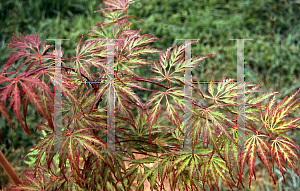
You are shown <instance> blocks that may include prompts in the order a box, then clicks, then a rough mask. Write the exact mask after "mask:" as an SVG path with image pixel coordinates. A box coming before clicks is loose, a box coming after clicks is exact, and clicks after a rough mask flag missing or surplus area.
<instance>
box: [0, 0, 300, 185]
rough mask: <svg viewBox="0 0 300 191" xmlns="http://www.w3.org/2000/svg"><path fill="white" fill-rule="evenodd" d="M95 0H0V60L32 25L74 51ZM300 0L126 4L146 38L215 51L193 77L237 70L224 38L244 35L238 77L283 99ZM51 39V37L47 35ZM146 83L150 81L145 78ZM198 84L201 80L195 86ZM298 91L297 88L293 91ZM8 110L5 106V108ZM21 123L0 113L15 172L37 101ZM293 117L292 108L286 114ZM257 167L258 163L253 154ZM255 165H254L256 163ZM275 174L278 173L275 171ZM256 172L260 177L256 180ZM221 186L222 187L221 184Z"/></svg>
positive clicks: (3, 180) (293, 73)
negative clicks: (14, 38)
mask: <svg viewBox="0 0 300 191" xmlns="http://www.w3.org/2000/svg"><path fill="white" fill-rule="evenodd" d="M101 3H102V2H101V1H100V0H97V1H96V0H89V1H87V0H72V1H71V0H52V1H49V0H41V1H33V0H27V1H25V0H24V1H21V0H6V1H5V0H1V2H0V41H1V44H0V51H1V54H0V66H1V67H2V65H3V64H4V63H5V61H6V59H7V57H8V56H9V55H10V54H11V52H12V51H11V50H9V49H8V48H7V43H9V42H10V41H11V38H12V36H13V33H15V34H17V35H19V33H22V34H23V36H28V35H30V34H34V32H36V33H37V35H38V36H40V37H41V41H42V42H44V41H45V40H46V39H48V38H49V39H50V38H51V39H54V38H61V39H70V40H69V41H64V42H63V44H62V47H63V50H64V51H65V55H64V56H66V57H68V56H71V55H73V54H75V47H76V45H77V43H78V41H79V39H80V38H81V35H82V34H83V35H84V39H83V40H86V39H87V37H88V31H89V30H91V29H93V25H94V24H96V23H98V22H102V21H103V20H104V17H103V16H102V14H101V12H98V13H94V11H96V10H98V9H100V4H101ZM299 13H300V1H299V0H293V1H290V0H282V1H279V0H277V1H275V0H244V1H233V0H206V1H204V0H151V1H141V0H136V1H135V3H134V4H132V5H130V8H129V10H128V14H129V15H132V16H135V17H137V18H139V19H141V20H143V21H144V22H145V23H142V22H140V21H139V20H135V19H132V20H131V22H132V25H131V29H134V30H139V29H142V31H141V34H149V33H150V34H153V35H155V36H156V37H158V38H161V39H163V41H157V42H155V43H153V44H152V45H153V46H154V47H156V48H159V49H162V50H166V49H167V48H168V47H170V46H174V45H180V44H182V43H183V41H175V39H176V38H179V39H183V38H193V39H200V41H199V42H197V43H194V44H193V45H192V50H193V53H192V56H200V55H202V56H204V55H207V54H211V53H216V55H214V56H212V57H210V58H208V59H206V60H204V61H203V62H201V66H199V67H197V68H196V69H193V80H194V81H209V80H214V81H220V80H221V79H222V78H223V77H226V78H236V70H237V68H236V64H237V60H236V50H237V43H236V41H230V40H229V39H253V40H252V41H245V49H244V50H245V81H246V82H251V83H255V84H259V85H262V90H263V91H281V92H283V95H279V96H278V98H279V100H280V99H283V97H284V96H286V95H291V94H293V93H294V92H295V91H297V90H298V89H299V88H300V85H299V83H298V82H299V74H300V67H299V66H300V59H299V56H300V55H299V50H300V47H299V45H300V41H299V39H300V34H299V31H300V22H299V21H300V14H299ZM49 44H54V41H53V42H51V41H49ZM157 56H158V55H157V54H154V55H151V56H145V58H148V59H149V60H154V59H158V57H157ZM150 70H151V67H150V66H149V67H145V68H143V69H140V70H138V71H137V73H138V74H139V75H141V76H143V77H144V78H148V77H150V76H152V74H153V73H152V72H149V71H150ZM147 88H153V87H152V86H151V85H148V86H147ZM201 88H202V89H203V91H205V87H204V86H203V87H201ZM137 94H138V95H139V96H140V97H141V98H142V100H143V101H146V98H147V97H148V96H149V95H150V94H149V93H147V92H145V91H137ZM298 97H299V96H297V98H298ZM9 111H10V114H11V116H14V114H13V112H12V109H10V110H9ZM28 114H29V115H28V119H27V120H28V124H29V125H30V127H31V128H30V131H31V132H32V134H33V135H34V136H35V137H32V136H29V135H27V134H26V133H25V132H24V131H23V130H22V128H21V126H20V125H19V124H18V123H17V120H16V119H15V118H14V120H13V123H14V126H15V131H12V130H11V128H10V127H9V126H8V124H7V121H6V120H5V119H4V117H3V116H1V121H0V127H1V132H2V135H3V137H1V141H2V142H3V143H4V145H5V146H0V149H1V151H2V152H3V153H4V154H5V155H6V156H7V159H8V160H9V162H10V163H11V164H12V166H13V167H14V168H15V170H16V172H17V173H18V174H20V173H21V172H22V171H23V170H25V169H26V168H28V165H27V164H25V163H24V160H26V158H25V159H24V160H23V161H22V160H21V158H22V157H23V156H24V154H25V153H26V152H28V151H29V150H30V149H31V147H32V146H33V145H34V144H35V143H36V141H37V140H38V137H39V136H41V133H40V132H36V133H35V132H34V128H35V127H36V126H37V124H38V123H39V122H40V120H41V117H40V116H38V114H37V111H36V109H34V107H32V105H30V106H29V110H28ZM293 115H294V116H293V117H298V116H299V112H296V113H294V114H293ZM290 136H291V137H292V138H293V139H294V140H296V141H297V144H298V145H300V139H299V133H298V132H296V131H291V132H290ZM257 166H258V167H261V163H260V162H257ZM258 170H259V168H258ZM258 173H259V175H258V176H261V177H262V178H261V179H260V178H258V181H256V182H254V183H253V184H252V185H253V189H255V190H298V189H299V184H300V181H299V179H298V177H297V176H295V173H292V172H289V171H287V172H286V177H287V179H288V181H286V182H285V183H283V181H282V178H281V175H279V176H278V181H279V184H277V185H276V186H274V185H273V184H272V185H271V184H270V183H269V182H271V181H266V180H269V178H270V177H269V175H268V173H267V171H264V170H262V171H258ZM280 178H281V179H280ZM259 180H261V181H259ZM9 184H11V182H10V180H9V178H8V176H7V175H6V174H5V173H4V171H3V169H2V168H1V167H0V187H4V188H5V185H9ZM223 189H224V190H226V188H225V187H224V188H223Z"/></svg>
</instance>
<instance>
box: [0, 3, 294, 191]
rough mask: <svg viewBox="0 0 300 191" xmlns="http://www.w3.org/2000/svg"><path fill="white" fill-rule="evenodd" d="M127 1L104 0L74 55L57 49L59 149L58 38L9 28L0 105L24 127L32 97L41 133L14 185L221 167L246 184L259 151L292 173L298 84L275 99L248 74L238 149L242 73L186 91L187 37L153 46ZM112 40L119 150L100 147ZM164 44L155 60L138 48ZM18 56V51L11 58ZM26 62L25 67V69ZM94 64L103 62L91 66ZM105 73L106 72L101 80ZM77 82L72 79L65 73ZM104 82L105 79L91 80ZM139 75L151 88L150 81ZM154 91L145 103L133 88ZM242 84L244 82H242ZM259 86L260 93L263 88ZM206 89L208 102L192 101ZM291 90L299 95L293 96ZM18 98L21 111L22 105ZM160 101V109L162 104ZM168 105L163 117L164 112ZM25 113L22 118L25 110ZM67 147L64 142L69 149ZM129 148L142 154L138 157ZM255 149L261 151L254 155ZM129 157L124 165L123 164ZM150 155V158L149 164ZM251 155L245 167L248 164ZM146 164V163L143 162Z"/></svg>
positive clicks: (214, 182) (154, 177)
mask: <svg viewBox="0 0 300 191" xmlns="http://www.w3.org/2000/svg"><path fill="white" fill-rule="evenodd" d="M132 3H133V2H131V1H128V0H126V1H125V0H105V1H103V4H105V5H106V6H107V7H106V8H101V10H100V11H101V12H102V13H103V16H104V17H106V18H107V19H106V21H105V22H102V23H98V24H97V25H95V26H96V28H95V29H94V30H91V31H89V35H90V37H91V38H90V39H88V40H87V41H85V42H84V44H83V45H81V40H82V39H81V40H80V41H79V43H78V45H77V47H76V49H75V53H76V54H75V56H72V57H70V58H66V57H62V58H61V61H62V62H61V74H62V80H63V81H64V83H62V85H61V87H62V111H63V113H62V122H63V124H62V131H63V132H62V137H61V141H62V144H61V146H62V150H63V151H64V152H58V151H57V152H56V153H55V152H53V153H50V152H47V151H53V150H54V149H53V147H54V145H55V142H54V140H55V132H54V130H55V127H54V106H53V105H54V100H55V99H54V96H55V93H54V92H55V89H54V88H53V87H54V83H55V82H54V79H55V53H54V48H58V47H54V46H53V45H52V46H49V45H46V44H47V43H46V42H44V43H43V44H42V45H41V42H40V38H39V37H38V36H37V35H36V34H34V35H29V36H27V37H24V36H22V34H20V37H18V36H17V35H15V34H14V37H13V38H12V41H11V43H10V44H9V47H10V48H11V49H15V50H14V51H13V53H12V54H11V55H10V56H9V58H8V59H7V61H6V63H5V64H4V65H3V67H2V69H1V76H0V84H1V85H2V88H0V112H1V114H2V115H3V116H4V117H5V118H6V119H7V121H8V122H9V124H10V126H11V128H14V127H13V124H12V122H11V116H9V114H8V109H7V108H6V105H7V102H9V101H10V105H9V107H12V109H13V112H14V114H15V117H16V118H17V119H18V122H19V123H20V125H21V126H22V128H23V129H24V130H25V131H26V132H27V133H28V134H30V130H31V129H33V127H31V126H30V124H27V123H26V116H27V107H28V105H29V104H30V103H33V105H34V106H35V107H36V108H37V110H38V111H39V113H40V114H42V115H43V120H42V121H41V122H40V123H39V124H38V126H37V127H36V128H35V131H36V130H42V131H43V133H44V137H42V138H41V139H40V140H39V141H38V142H37V143H36V145H35V146H34V148H33V150H31V151H29V153H31V152H32V153H35V154H36V157H35V158H32V159H33V163H34V168H33V169H32V170H27V171H25V172H23V173H22V175H21V180H22V182H23V184H22V185H21V184H20V185H14V186H11V187H10V189H11V190H120V191H121V190H122V191H129V190H143V189H144V182H145V181H146V180H147V181H149V182H150V185H151V189H153V190H165V187H164V186H165V182H168V183H169V185H170V188H171V190H205V189H208V188H209V189H210V190H213V189H218V190H219V185H218V177H221V179H222V180H223V181H224V183H226V184H227V185H228V187H229V188H231V189H233V188H235V187H236V188H241V187H244V182H245V181H244V179H245V177H246V176H249V177H250V181H249V187H250V186H251V179H252V178H253V177H255V161H256V160H258V159H259V160H260V161H261V162H262V164H263V165H264V166H265V168H266V169H267V171H268V172H269V174H270V176H271V177H272V178H273V180H274V183H276V180H275V177H274V169H275V168H279V170H280V171H281V172H282V175H283V176H284V169H286V168H288V167H289V168H291V169H292V170H293V171H294V172H295V173H297V175H298V176H299V174H298V170H297V164H296V163H297V162H299V155H298V153H297V152H298V151H300V150H299V147H298V146H297V145H296V144H295V142H294V141H293V140H292V139H291V138H290V137H289V136H288V135H287V132H288V131H291V130H292V129H295V128H298V124H297V121H298V120H299V118H289V114H290V113H292V112H295V111H296V110H297V109H298V108H299V106H300V103H299V102H297V101H298V99H295V96H296V94H297V93H298V92H299V90H298V91H297V92H296V93H295V94H293V95H292V96H290V97H286V98H285V99H284V100H283V101H281V102H280V103H279V104H276V94H277V93H278V92H270V93H268V92H263V91H259V90H258V88H259V86H258V85H254V84H250V83H244V88H245V89H244V94H245V129H244V131H245V134H244V136H245V143H244V145H243V147H244V150H245V152H238V151H237V144H236V139H235V136H236V133H237V130H238V129H237V122H236V116H237V114H238V110H237V98H236V97H237V96H236V95H237V91H238V90H240V89H241V88H240V87H242V86H240V85H241V84H243V83H242V82H237V83H229V82H230V81H232V79H225V78H223V80H222V83H218V84H217V85H215V84H214V83H212V82H211V83H209V85H208V92H207V93H204V92H203V93H202V92H201V91H200V90H199V89H198V88H197V87H196V86H195V85H191V86H192V90H193V92H192V95H193V98H192V99H190V98H188V97H186V96H185V92H184V88H183V86H184V85H186V84H185V79H184V77H183V72H184V71H185V67H186V63H185V58H184V53H185V48H186V47H187V46H189V45H190V44H192V43H193V42H191V43H187V44H184V45H180V46H179V47H177V46H174V47H170V48H168V49H167V50H166V51H162V50H158V49H156V48H153V47H152V46H150V44H151V43H153V42H154V41H155V40H161V39H158V38H157V37H155V36H153V35H150V34H145V35H141V34H140V32H141V30H139V31H135V30H130V22H129V18H130V17H133V16H129V15H127V9H128V8H129V5H130V4H132ZM105 39H115V41H114V43H115V44H114V55H113V57H114V70H113V72H114V91H115V141H116V144H115V150H116V152H113V151H109V150H108V152H103V151H106V148H107V143H106V128H107V124H106V115H107V114H106V103H107V96H108V95H107V89H108V86H109V84H108V83H105V80H107V77H108V66H107V60H106V58H107V41H106V40H105ZM152 53H160V56H159V60H155V61H154V62H151V61H149V60H147V59H144V58H141V55H143V54H152ZM213 55H214V54H210V55H207V56H199V57H192V58H191V59H190V62H189V63H190V65H189V66H188V67H197V66H198V63H199V62H200V61H202V60H204V59H205V58H208V57H210V56H213ZM19 59H24V60H25V61H23V62H18V63H21V64H19V66H18V67H17V68H15V67H13V64H16V63H17V61H18V60H19ZM146 65H151V66H152V71H153V72H154V73H155V74H156V75H155V76H153V77H151V78H149V79H145V78H143V77H141V76H139V75H137V74H136V71H135V69H136V68H139V67H144V66H146ZM23 67H26V69H25V70H23V71H24V72H21V69H23ZM95 69H97V70H98V71H101V72H96V73H92V72H91V71H92V70H94V71H95ZM103 81H104V82H103ZM71 82H77V83H71ZM88 82H103V83H88ZM142 83H151V84H154V85H156V88H153V89H147V88H145V87H143V86H142ZM133 88H136V89H139V90H143V91H151V93H152V94H151V96H150V97H149V98H148V100H147V101H146V102H145V103H143V101H142V100H141V98H140V97H139V96H137V94H136V93H135V92H134V89H133ZM242 89H243V87H242ZM261 93H262V94H261ZM199 99H203V100H204V101H205V103H207V106H203V105H200V104H198V102H197V101H196V100H199ZM294 99H295V100H294ZM184 100H188V101H189V102H190V103H191V104H192V105H193V107H192V128H193V129H192V142H191V145H192V150H191V152H182V151H183V150H184V145H183V142H184V132H185V129H186V128H187V127H186V125H185V121H184V120H183V117H182V115H183V114H184V106H185V105H184ZM21 108H22V111H21ZM162 110H165V112H162ZM162 114H166V116H167V118H166V119H168V120H165V116H164V115H162ZM22 117H23V119H22ZM65 151H67V152H65ZM134 154H143V155H144V156H145V158H143V159H136V158H135V155H134ZM256 156H258V159H257V158H256ZM125 161H127V163H128V164H129V166H126V165H125ZM152 162H155V164H154V165H153V166H152V167H151V168H148V167H147V166H146V165H145V164H146V163H152ZM246 163H247V165H248V167H249V174H244V166H245V164H246ZM141 169H142V170H141Z"/></svg>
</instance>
